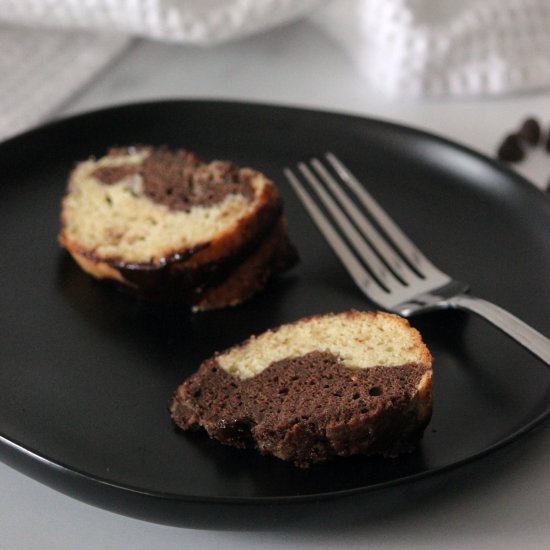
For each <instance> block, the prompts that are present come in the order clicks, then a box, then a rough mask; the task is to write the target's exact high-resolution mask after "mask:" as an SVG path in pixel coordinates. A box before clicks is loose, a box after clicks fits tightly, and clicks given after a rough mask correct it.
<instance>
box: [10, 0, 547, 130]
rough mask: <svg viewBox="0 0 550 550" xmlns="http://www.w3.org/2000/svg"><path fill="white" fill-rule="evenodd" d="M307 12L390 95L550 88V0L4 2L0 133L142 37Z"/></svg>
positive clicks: (191, 38)
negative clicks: (458, 0)
mask: <svg viewBox="0 0 550 550" xmlns="http://www.w3.org/2000/svg"><path fill="white" fill-rule="evenodd" d="M304 15H311V16H312V17H313V19H314V21H315V22H316V23H317V24H318V25H319V27H320V29H321V32H326V33H328V34H330V35H331V36H332V37H333V38H335V39H336V40H337V41H338V43H340V44H342V45H343V47H344V48H345V49H346V50H347V51H348V52H349V55H350V56H351V57H352V58H353V59H354V60H355V62H356V63H357V66H358V68H359V70H360V71H361V73H362V74H363V75H364V76H365V86H371V87H375V88H378V89H381V90H383V91H385V92H387V93H390V94H401V95H403V94H404V95H409V96H411V95H412V96H442V95H454V96H457V95H471V96H473V95H479V94H501V93H508V92H521V91H528V90H534V89H537V88H541V87H547V86H550V0H462V1H460V2H456V1H455V0H0V75H2V77H1V78H0V139H3V138H6V137H8V136H10V135H13V134H15V133H17V132H19V131H21V130H23V129H25V128H27V127H29V126H32V125H34V124H37V123H38V122H40V121H41V120H43V119H44V118H45V117H47V116H48V115H49V114H51V113H52V112H54V110H55V109H58V108H59V107H60V106H61V105H62V104H63V102H65V101H67V100H68V99H69V98H70V97H71V95H72V94H74V93H75V92H77V91H78V90H80V89H81V88H82V86H83V85H85V83H86V82H89V81H90V79H92V78H93V77H94V76H95V75H97V74H98V72H99V71H100V70H101V69H102V68H104V67H105V65H106V64H107V63H109V62H110V61H111V60H112V59H114V58H115V56H117V55H118V54H119V53H120V52H121V51H123V50H124V48H125V46H126V45H127V44H128V43H129V41H130V37H132V36H142V37H147V38H151V39H157V40H166V41H172V42H179V43H183V44H185V43H193V44H205V45H211V44H217V43H220V42H223V41H227V40H231V39H237V38H240V37H243V36H246V35H250V34H252V33H257V32H260V31H262V30H265V29H267V28H270V27H274V26H276V25H279V24H281V23H283V22H285V21H289V20H291V19H294V18H297V17H302V16H304Z"/></svg>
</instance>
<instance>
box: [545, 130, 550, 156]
mask: <svg viewBox="0 0 550 550" xmlns="http://www.w3.org/2000/svg"><path fill="white" fill-rule="evenodd" d="M544 148H545V149H546V150H547V151H548V152H549V153H550V131H549V132H548V136H547V138H546V143H545V144H544Z"/></svg>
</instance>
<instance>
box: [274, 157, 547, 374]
mask: <svg viewBox="0 0 550 550" xmlns="http://www.w3.org/2000/svg"><path fill="white" fill-rule="evenodd" d="M326 160H327V161H328V165H329V166H330V167H331V168H332V170H329V169H328V168H327V167H326V165H325V164H323V163H322V162H321V161H319V160H318V159H313V160H311V161H310V162H309V164H306V163H300V164H298V170H299V172H300V173H301V175H302V177H303V179H304V180H305V181H307V183H308V184H309V186H310V187H311V189H312V190H313V191H314V192H315V194H316V195H317V197H318V198H319V200H320V202H321V203H322V204H323V205H324V206H325V208H326V210H327V211H328V212H329V213H330V216H331V218H332V221H331V219H330V218H329V217H328V216H326V215H325V214H324V213H323V211H322V210H321V209H320V208H319V206H317V203H316V202H315V201H314V200H313V199H312V197H311V195H310V194H309V192H308V191H306V188H305V186H304V185H303V184H302V183H301V182H300V179H299V178H298V177H297V176H296V175H295V173H294V172H292V170H290V169H289V168H285V170H284V172H285V175H286V177H287V179H288V181H289V183H290V184H291V186H292V187H293V189H294V191H295V192H296V194H297V195H298V197H299V199H300V201H301V202H302V204H303V205H304V207H305V208H306V210H307V211H308V213H309V215H310V216H311V218H312V219H313V221H314V222H315V224H316V225H317V227H318V228H319V230H320V231H321V233H322V234H323V235H324V237H325V239H326V240H327V241H328V243H329V245H330V246H331V248H332V249H333V251H334V252H335V253H336V255H337V256H338V257H339V258H340V260H341V262H342V263H343V264H344V266H345V268H346V269H347V271H348V272H349V274H350V275H351V277H352V278H353V280H354V281H355V283H356V284H357V286H358V287H359V288H360V289H361V290H362V291H363V293H364V294H365V295H366V296H367V297H368V298H369V299H370V300H371V301H372V302H374V303H375V304H377V305H378V306H379V307H381V308H383V309H386V310H388V311H393V312H395V313H399V314H400V315H403V316H404V317H409V316H411V315H415V314H417V313H423V312H426V311H430V310H435V309H447V308H457V309H464V310H468V311H472V312H474V313H477V314H478V315H481V316H482V317H484V318H485V319H486V320H487V321H489V322H491V323H492V324H493V325H495V326H496V327H497V328H499V329H500V330H502V331H503V332H505V333H506V334H508V335H509V336H510V337H512V338H513V339H514V340H516V341H517V342H518V343H519V344H521V345H522V346H524V347H525V348H526V349H528V350H529V351H530V352H531V353H533V354H534V355H535V356H537V357H539V358H540V359H542V361H544V362H545V363H546V364H547V365H550V340H549V339H548V338H546V337H545V336H543V335H542V334H540V333H539V332H537V331H536V330H535V329H533V328H532V327H530V326H529V325H527V324H526V323H524V322H523V321H521V320H519V319H518V318H517V317H515V316H514V315H512V314H511V313H508V312H507V311H505V310H504V309H502V308H501V307H499V306H497V305H495V304H492V303H491V302H488V301H486V300H483V299H481V298H476V297H475V296H472V295H471V294H467V291H468V289H469V287H468V285H467V284H466V283H461V282H459V281H456V280H454V279H452V278H451V277H450V276H449V275H447V274H445V273H443V272H442V271H440V270H439V269H438V268H437V267H435V266H434V265H433V264H432V263H431V262H430V261H429V260H428V259H427V258H426V256H424V254H422V252H420V250H419V249H418V248H417V247H416V246H415V245H414V244H413V243H412V242H411V240H410V239H409V238H408V237H407V236H406V235H405V234H404V233H403V232H402V231H401V229H399V227H398V226H397V225H396V224H395V222H394V221H392V219H391V218H390V217H389V216H388V215H387V214H386V213H385V212H384V210H382V208H381V207H380V205H379V204H378V203H377V202H376V201H375V200H374V199H373V197H372V196H371V195H370V194H369V193H368V192H367V191H366V190H365V188H364V187H363V186H362V185H361V184H360V183H359V181H358V180H357V179H356V178H355V177H354V176H353V174H352V173H351V172H350V171H349V170H348V169H347V168H346V167H345V166H344V165H343V163H342V162H341V161H339V160H338V159H337V158H336V157H335V156H334V155H333V154H332V153H327V154H326ZM333 174H334V175H333ZM336 176H337V177H338V178H339V179H337V177H336ZM350 192H351V194H350ZM335 199H336V200H335ZM357 204H361V205H362V207H363V208H364V209H365V211H366V212H368V214H369V216H370V220H369V218H367V217H366V216H365V215H364V214H363V213H362V211H361V210H360V208H359V207H358V206H357ZM371 220H373V221H374V223H372V221H371ZM375 224H376V225H377V226H378V228H380V229H381V231H380V229H378V228H377V227H376V225H375ZM341 234H343V235H344V236H345V239H344V238H343V237H342V236H341ZM346 240H347V242H346ZM348 243H349V244H348Z"/></svg>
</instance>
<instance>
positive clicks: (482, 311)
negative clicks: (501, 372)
mask: <svg viewBox="0 0 550 550" xmlns="http://www.w3.org/2000/svg"><path fill="white" fill-rule="evenodd" d="M446 301H447V303H448V305H449V306H450V307H454V308H457V309H465V310H467V311H472V312H474V313H477V314H478V315H480V316H481V317H483V318H485V319H486V320H487V321H489V322H490V323H492V324H493V325H495V326H496V327H497V328H498V329H500V330H502V331H503V332H504V333H506V334H507V335H508V336H510V337H511V338H513V339H514V340H516V342H518V343H519V344H521V345H522V346H523V347H524V348H526V349H527V350H529V351H530V352H531V353H532V354H533V355H535V356H536V357H538V358H539V359H541V360H542V361H544V362H545V363H546V365H547V366H550V340H549V339H548V338H546V336H543V335H542V334H541V333H540V332H537V331H536V330H535V329H534V328H532V327H530V326H529V325H527V324H526V323H524V322H523V321H521V320H519V319H518V318H517V317H515V316H514V315H512V314H511V313H508V312H507V311H506V310H504V309H502V308H501V307H499V306H497V305H495V304H492V303H491V302H488V301H487V300H483V299H482V298H477V297H475V296H471V295H468V294H458V295H456V296H454V297H452V298H449V299H448V300H446Z"/></svg>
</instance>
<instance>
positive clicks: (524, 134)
mask: <svg viewBox="0 0 550 550" xmlns="http://www.w3.org/2000/svg"><path fill="white" fill-rule="evenodd" d="M518 136H519V138H520V139H522V140H523V141H525V142H526V143H528V144H529V145H532V146H533V147H534V146H535V145H538V143H539V141H540V137H541V129H540V124H539V123H538V121H537V120H536V119H534V118H532V117H531V118H527V119H525V121H524V122H523V124H522V125H521V128H520V129H519V132H518Z"/></svg>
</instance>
